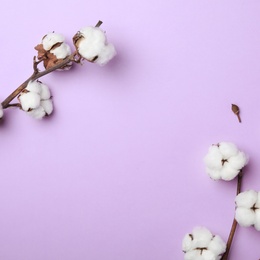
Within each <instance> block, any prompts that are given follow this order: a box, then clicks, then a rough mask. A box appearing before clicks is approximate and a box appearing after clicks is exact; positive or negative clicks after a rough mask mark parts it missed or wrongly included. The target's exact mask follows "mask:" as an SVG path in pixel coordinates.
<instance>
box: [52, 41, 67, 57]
mask: <svg viewBox="0 0 260 260" xmlns="http://www.w3.org/2000/svg"><path fill="white" fill-rule="evenodd" d="M50 52H51V53H53V54H54V55H55V56H56V57H57V59H65V58H66V57H68V56H69V55H70V54H71V49H70V46H69V45H68V44H66V43H62V44H61V46H59V47H57V48H55V49H53V50H51V51H50Z"/></svg>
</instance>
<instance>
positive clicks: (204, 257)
mask: <svg viewBox="0 0 260 260" xmlns="http://www.w3.org/2000/svg"><path fill="white" fill-rule="evenodd" d="M182 250H183V252H184V254H185V255H184V259H185V260H220V259H221V257H222V255H223V254H224V253H225V251H226V244H225V242H224V241H223V240H222V238H221V237H220V236H218V235H213V234H212V233H211V232H210V231H209V230H208V229H207V228H205V227H195V228H194V229H193V231H192V233H189V234H186V235H185V236H184V238H183V241H182Z"/></svg>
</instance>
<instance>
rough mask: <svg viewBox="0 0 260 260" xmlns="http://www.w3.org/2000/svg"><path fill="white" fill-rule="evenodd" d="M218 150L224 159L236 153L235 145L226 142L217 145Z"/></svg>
mask: <svg viewBox="0 0 260 260" xmlns="http://www.w3.org/2000/svg"><path fill="white" fill-rule="evenodd" d="M219 150H220V152H221V153H222V155H223V157H224V158H225V159H228V158H229V157H231V156H234V155H236V154H237V153H238V149H237V147H236V145H235V144H233V143H228V142H221V143H219Z"/></svg>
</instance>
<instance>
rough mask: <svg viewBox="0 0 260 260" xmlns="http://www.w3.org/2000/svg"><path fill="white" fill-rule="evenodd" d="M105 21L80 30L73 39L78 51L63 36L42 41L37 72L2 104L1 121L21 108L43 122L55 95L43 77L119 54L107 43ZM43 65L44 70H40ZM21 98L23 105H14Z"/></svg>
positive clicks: (35, 66)
mask: <svg viewBox="0 0 260 260" xmlns="http://www.w3.org/2000/svg"><path fill="white" fill-rule="evenodd" d="M101 24H102V21H98V22H97V24H96V25H95V26H94V27H92V26H88V27H85V28H82V29H81V30H80V31H78V32H77V33H76V34H75V35H74V37H73V38H72V39H73V43H74V47H75V50H74V51H72V52H71V49H70V46H69V45H68V44H67V43H66V42H65V38H64V36H63V35H61V34H57V33H54V32H53V33H49V34H47V35H45V36H44V37H43V38H42V42H41V43H40V44H38V45H37V46H36V47H35V50H36V51H38V55H37V57H36V56H34V57H33V73H32V75H31V76H30V77H28V78H27V79H26V80H25V81H24V82H23V83H22V84H21V85H20V86H19V87H17V88H16V89H15V90H14V91H13V92H12V93H11V94H10V95H9V96H8V97H7V98H6V99H5V100H4V101H2V102H1V103H0V119H2V118H3V115H4V109H7V108H11V107H17V108H20V109H21V110H23V111H25V112H28V113H29V114H30V115H31V116H32V117H34V118H37V119H41V118H43V117H44V116H48V115H50V114H51V113H52V110H53V104H52V96H51V94H50V90H49V89H48V87H47V86H46V85H45V84H43V83H42V82H40V81H38V79H39V78H41V77H43V76H45V75H47V74H49V73H52V72H53V71H56V70H68V69H70V67H71V66H72V65H73V64H74V63H79V64H82V61H83V60H87V61H89V62H91V63H96V64H99V65H105V64H106V63H107V62H108V61H110V60H111V59H112V58H113V57H114V56H115V55H116V50H115V48H114V46H113V44H111V43H107V39H106V35H105V32H104V31H102V30H101V29H100V28H99V27H100V26H101ZM39 64H43V66H44V68H45V69H44V70H43V71H41V70H40V69H39V67H38V66H39ZM16 97H17V98H18V101H19V103H15V104H11V102H12V101H13V99H15V98H16Z"/></svg>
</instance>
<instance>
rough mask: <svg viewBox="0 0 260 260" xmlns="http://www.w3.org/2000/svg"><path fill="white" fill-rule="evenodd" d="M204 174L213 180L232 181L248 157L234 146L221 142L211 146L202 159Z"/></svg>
mask: <svg viewBox="0 0 260 260" xmlns="http://www.w3.org/2000/svg"><path fill="white" fill-rule="evenodd" d="M204 162H205V165H206V172H207V173H208V174H209V176H210V177H211V178H212V179H214V180H219V179H222V180H225V181H230V180H233V179H234V178H235V177H236V176H237V175H238V174H239V173H240V171H241V169H242V168H243V167H244V166H245V165H246V164H247V163H248V157H247V156H246V155H245V154H244V153H243V152H241V151H239V150H238V148H237V147H236V145H235V144H233V143H228V142H221V143H218V144H216V145H212V146H211V147H210V148H209V151H208V154H207V155H206V156H205V158H204Z"/></svg>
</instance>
